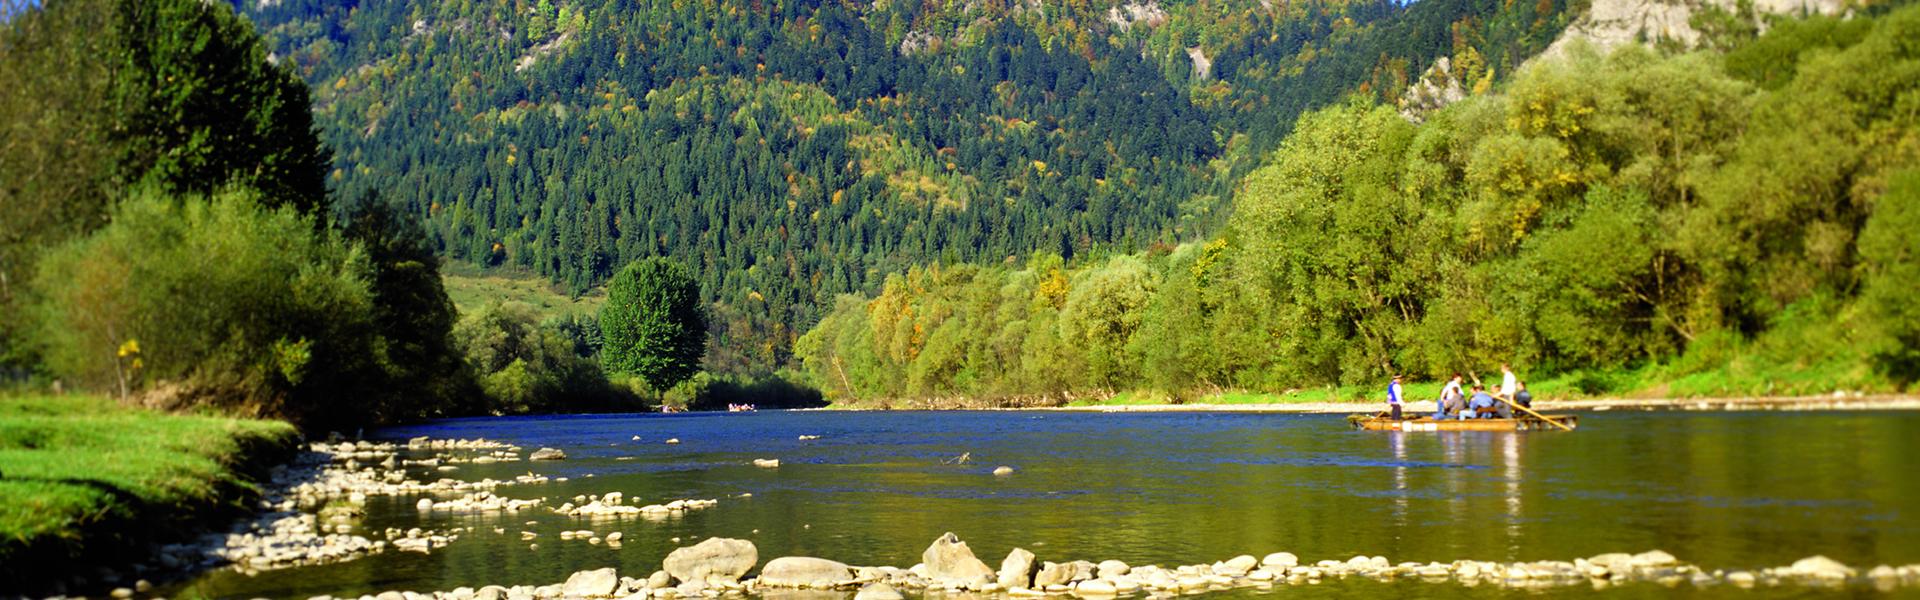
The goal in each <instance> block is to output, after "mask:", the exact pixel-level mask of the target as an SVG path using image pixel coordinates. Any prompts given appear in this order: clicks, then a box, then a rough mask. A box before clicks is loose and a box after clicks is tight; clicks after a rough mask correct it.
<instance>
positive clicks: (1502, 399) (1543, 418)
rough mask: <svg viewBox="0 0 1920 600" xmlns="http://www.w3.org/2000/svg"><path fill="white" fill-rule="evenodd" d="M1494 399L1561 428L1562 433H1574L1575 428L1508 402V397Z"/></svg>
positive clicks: (1495, 397)
mask: <svg viewBox="0 0 1920 600" xmlns="http://www.w3.org/2000/svg"><path fill="white" fill-rule="evenodd" d="M1494 399H1496V400H1499V401H1501V402H1505V403H1507V406H1511V407H1514V408H1518V409H1520V410H1521V411H1522V412H1525V413H1527V414H1529V415H1533V416H1534V417H1535V418H1538V419H1540V420H1542V421H1546V422H1547V424H1548V425H1552V426H1554V427H1559V428H1560V430H1561V431H1573V428H1572V427H1568V426H1566V424H1564V423H1561V422H1559V421H1555V420H1553V419H1549V418H1547V416H1546V415H1543V414H1540V413H1537V412H1533V409H1531V408H1527V407H1525V406H1521V405H1519V404H1518V403H1516V402H1514V401H1512V400H1508V399H1506V397H1504V396H1494Z"/></svg>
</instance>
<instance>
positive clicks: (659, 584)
mask: <svg viewBox="0 0 1920 600" xmlns="http://www.w3.org/2000/svg"><path fill="white" fill-rule="evenodd" d="M670 587H673V576H672V575H668V574H667V572H666V571H654V572H653V574H652V575H648V576H647V589H650V590H658V589H665V588H670Z"/></svg>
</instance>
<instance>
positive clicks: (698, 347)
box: [600, 257, 707, 391]
mask: <svg viewBox="0 0 1920 600" xmlns="http://www.w3.org/2000/svg"><path fill="white" fill-rule="evenodd" d="M600 327H601V330H602V332H603V334H602V335H603V336H604V339H605V345H604V346H603V347H602V348H601V349H600V360H601V362H602V364H604V365H606V368H607V371H609V372H612V373H619V374H629V375H635V376H638V377H639V378H640V379H642V380H644V381H646V382H647V386H648V387H651V388H653V389H654V390H655V391H665V390H666V389H667V388H670V387H673V386H675V385H678V384H679V383H680V382H682V381H686V380H687V378H688V377H692V376H693V374H694V373H696V372H698V371H699V370H700V357H701V356H702V355H704V354H705V353H706V350H707V312H706V309H705V307H704V306H702V305H701V303H700V284H699V282H698V281H696V280H694V277H693V273H692V272H690V271H688V270H687V268H686V267H683V266H681V265H680V264H679V263H676V262H673V261H671V260H668V259H665V258H658V257H655V258H649V259H646V260H642V261H639V262H635V263H631V264H628V265H627V266H626V268H624V269H621V270H620V274H618V275H615V276H614V277H613V281H612V282H611V283H609V284H608V285H607V304H606V306H603V307H601V308H600Z"/></svg>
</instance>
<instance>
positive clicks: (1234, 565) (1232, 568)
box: [1213, 554, 1260, 577]
mask: <svg viewBox="0 0 1920 600" xmlns="http://www.w3.org/2000/svg"><path fill="white" fill-rule="evenodd" d="M1259 564H1260V561H1259V559H1256V558H1254V557H1252V556H1249V555H1245V554H1242V555H1239V556H1235V557H1233V558H1229V559H1227V561H1226V562H1224V563H1221V564H1219V565H1217V566H1215V567H1214V569H1213V570H1214V572H1215V573H1219V574H1221V575H1226V576H1229V577H1242V576H1245V575H1246V574H1247V571H1252V570H1253V567H1254V566H1256V565H1259Z"/></svg>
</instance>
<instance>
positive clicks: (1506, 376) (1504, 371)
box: [1498, 363, 1520, 402]
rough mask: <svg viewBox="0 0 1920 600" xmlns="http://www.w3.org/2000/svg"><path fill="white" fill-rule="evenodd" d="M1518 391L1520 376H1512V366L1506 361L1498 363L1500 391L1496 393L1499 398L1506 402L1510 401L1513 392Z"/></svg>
mask: <svg viewBox="0 0 1920 600" xmlns="http://www.w3.org/2000/svg"><path fill="white" fill-rule="evenodd" d="M1518 391H1520V378H1519V377H1516V376H1514V374H1513V367H1512V366H1509V365H1508V364H1507V363H1500V393H1499V394H1498V395H1499V396H1500V397H1501V398H1505V399H1506V400H1507V401H1508V402H1512V401H1513V395H1514V393H1515V392H1518Z"/></svg>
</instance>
